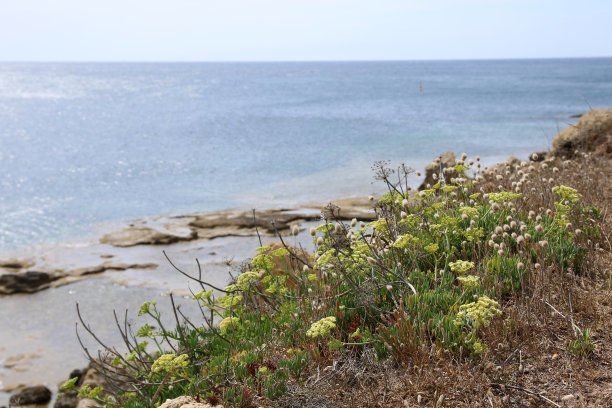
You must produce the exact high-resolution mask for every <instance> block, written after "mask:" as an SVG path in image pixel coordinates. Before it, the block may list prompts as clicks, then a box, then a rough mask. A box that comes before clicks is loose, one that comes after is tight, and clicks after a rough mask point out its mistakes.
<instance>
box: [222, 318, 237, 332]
mask: <svg viewBox="0 0 612 408" xmlns="http://www.w3.org/2000/svg"><path fill="white" fill-rule="evenodd" d="M239 322H240V319H238V318H237V317H226V318H225V319H223V320H221V321H220V322H219V329H220V330H221V334H225V333H227V330H228V329H229V328H230V327H234V326H236V325H238V323H239Z"/></svg>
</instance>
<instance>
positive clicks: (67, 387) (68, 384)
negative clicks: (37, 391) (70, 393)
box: [60, 377, 79, 391]
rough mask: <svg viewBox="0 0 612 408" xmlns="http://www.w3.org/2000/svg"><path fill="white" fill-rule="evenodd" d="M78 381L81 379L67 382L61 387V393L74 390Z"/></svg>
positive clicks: (77, 378)
mask: <svg viewBox="0 0 612 408" xmlns="http://www.w3.org/2000/svg"><path fill="white" fill-rule="evenodd" d="M78 380H79V377H72V378H71V379H69V380H68V381H66V382H65V383H63V384H62V385H61V386H60V391H66V390H71V389H73V388H74V386H75V385H76V382H77V381H78Z"/></svg>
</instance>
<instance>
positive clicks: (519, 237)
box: [516, 235, 525, 245]
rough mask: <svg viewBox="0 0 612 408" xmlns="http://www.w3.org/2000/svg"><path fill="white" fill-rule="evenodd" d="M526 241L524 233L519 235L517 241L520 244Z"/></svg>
mask: <svg viewBox="0 0 612 408" xmlns="http://www.w3.org/2000/svg"><path fill="white" fill-rule="evenodd" d="M524 241H525V237H523V236H522V235H519V236H518V237H517V238H516V243H517V244H519V245H520V244H522V243H523V242H524Z"/></svg>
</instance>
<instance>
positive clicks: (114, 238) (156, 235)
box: [100, 226, 198, 247]
mask: <svg viewBox="0 0 612 408" xmlns="http://www.w3.org/2000/svg"><path fill="white" fill-rule="evenodd" d="M197 237H198V234H197V232H196V231H192V230H185V231H170V230H164V229H161V228H159V229H158V228H151V227H146V226H133V227H128V228H125V229H122V230H119V231H114V232H111V233H109V234H106V235H104V236H103V237H102V238H101V239H100V243H102V244H109V245H113V246H118V247H129V246H134V245H166V244H172V243H175V242H179V241H191V240H193V239H196V238H197Z"/></svg>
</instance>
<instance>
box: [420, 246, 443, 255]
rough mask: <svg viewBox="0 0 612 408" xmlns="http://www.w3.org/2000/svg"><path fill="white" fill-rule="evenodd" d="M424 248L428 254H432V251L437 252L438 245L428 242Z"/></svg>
mask: <svg viewBox="0 0 612 408" xmlns="http://www.w3.org/2000/svg"><path fill="white" fill-rule="evenodd" d="M424 249H425V251H427V252H429V253H430V254H433V253H434V252H437V251H438V249H440V247H439V246H438V244H429V245H425V247H424Z"/></svg>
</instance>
